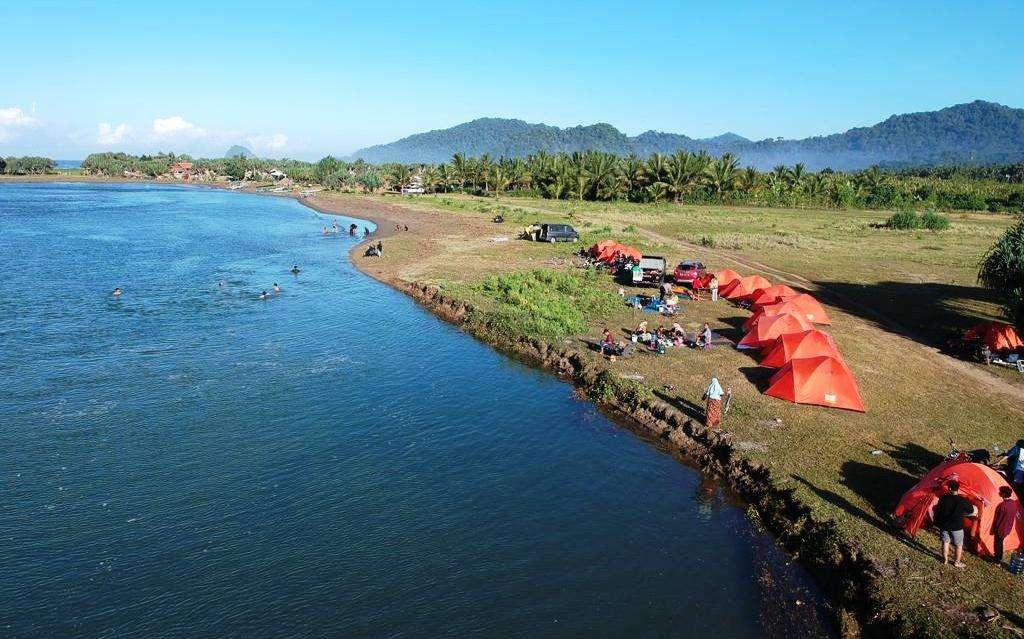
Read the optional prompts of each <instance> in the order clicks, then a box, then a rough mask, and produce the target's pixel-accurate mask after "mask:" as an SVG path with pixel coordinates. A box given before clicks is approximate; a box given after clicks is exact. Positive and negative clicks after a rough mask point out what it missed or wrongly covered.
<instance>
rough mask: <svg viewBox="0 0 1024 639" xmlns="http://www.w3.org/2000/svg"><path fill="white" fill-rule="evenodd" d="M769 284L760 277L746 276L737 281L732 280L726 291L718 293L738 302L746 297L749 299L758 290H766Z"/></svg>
mask: <svg viewBox="0 0 1024 639" xmlns="http://www.w3.org/2000/svg"><path fill="white" fill-rule="evenodd" d="M769 286H771V283H770V282H769V281H768V280H766V279H764V278H763V277H761V276H760V275H748V276H746V277H741V278H740V279H738V280H733V283H732V284H730V285H729V286H727V287H726V290H724V291H722V290H720V291H719V292H720V293H721V294H722V295H724V296H725V297H726V299H730V300H733V301H739V300H741V299H744V298H746V297H749V296H750V294H751V293H753V292H754V291H756V290H757V289H759V288H768V287H769Z"/></svg>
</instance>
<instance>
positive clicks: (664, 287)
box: [658, 282, 672, 301]
mask: <svg viewBox="0 0 1024 639" xmlns="http://www.w3.org/2000/svg"><path fill="white" fill-rule="evenodd" d="M669 295H672V284H670V283H669V282H662V283H661V288H660V289H658V299H659V300H662V301H664V300H665V298H666V297H668V296H669Z"/></svg>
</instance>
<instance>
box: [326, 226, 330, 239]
mask: <svg viewBox="0 0 1024 639" xmlns="http://www.w3.org/2000/svg"><path fill="white" fill-rule="evenodd" d="M330 234H331V232H330V231H328V230H327V227H326V226H325V227H324V237H327V236H328V235H330Z"/></svg>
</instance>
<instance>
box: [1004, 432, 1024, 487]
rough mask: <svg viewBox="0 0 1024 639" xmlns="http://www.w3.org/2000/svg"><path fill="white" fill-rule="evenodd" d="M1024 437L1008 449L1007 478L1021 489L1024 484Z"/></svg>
mask: <svg viewBox="0 0 1024 639" xmlns="http://www.w3.org/2000/svg"><path fill="white" fill-rule="evenodd" d="M1021 453H1024V439H1018V440H1017V443H1016V444H1014V445H1013V447H1011V448H1010V450H1008V451H1006V479H1007V480H1009V482H1010V483H1011V484H1013V485H1014V487H1015V488H1016V489H1017V490H1018V491H1019V490H1020V489H1021V487H1022V485H1024V455H1022V454H1021Z"/></svg>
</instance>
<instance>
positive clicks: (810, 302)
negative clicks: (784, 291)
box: [743, 293, 832, 330]
mask: <svg viewBox="0 0 1024 639" xmlns="http://www.w3.org/2000/svg"><path fill="white" fill-rule="evenodd" d="M783 313H795V314H797V315H801V316H803V318H804V319H806V320H807V321H808V322H811V323H813V324H831V323H832V320H830V319H829V318H828V315H827V314H826V313H825V309H824V307H822V305H821V303H820V302H818V300H816V299H814V297H812V296H810V295H808V294H806V293H803V294H801V295H797V296H796V297H794V298H792V299H789V300H786V301H785V302H778V303H777V304H770V305H768V306H764V307H762V308H761V309H760V310H759V311H757V312H756V313H754V315H753V316H751V317H750V319H748V320H747V321H746V322H744V323H743V328H744V329H746V330H750V329H751V328H753V327H754V326H755V325H756V324H757V323H758V322H759V321H761V318H762V317H768V316H771V315H781V314H783Z"/></svg>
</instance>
